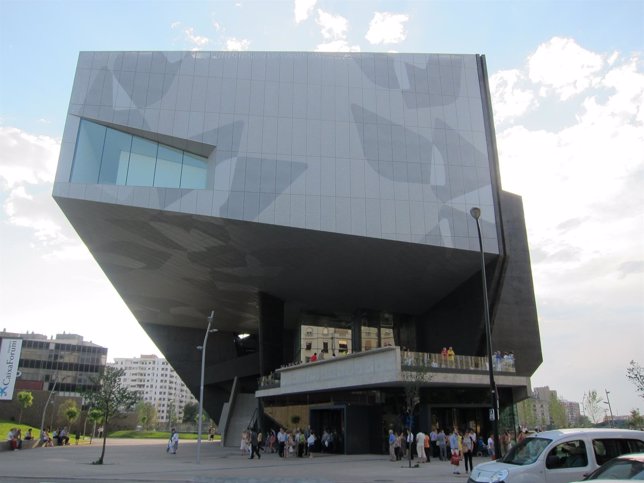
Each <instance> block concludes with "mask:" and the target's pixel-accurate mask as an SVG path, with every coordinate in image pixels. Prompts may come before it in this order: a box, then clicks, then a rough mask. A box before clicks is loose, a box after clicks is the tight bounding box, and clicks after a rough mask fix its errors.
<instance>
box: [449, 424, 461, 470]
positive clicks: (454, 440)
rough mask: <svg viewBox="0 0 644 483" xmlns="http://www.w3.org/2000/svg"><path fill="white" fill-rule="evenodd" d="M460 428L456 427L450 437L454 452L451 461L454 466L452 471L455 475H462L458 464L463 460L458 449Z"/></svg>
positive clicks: (452, 451) (450, 445) (451, 447)
mask: <svg viewBox="0 0 644 483" xmlns="http://www.w3.org/2000/svg"><path fill="white" fill-rule="evenodd" d="M458 439H459V438H458V430H457V429H456V428H454V432H453V433H452V434H451V435H450V437H449V447H450V450H451V453H452V456H451V458H450V460H449V461H450V463H451V465H452V466H453V467H454V468H453V471H452V473H453V474H455V475H460V474H461V472H460V471H458V466H459V464H460V461H461V455H460V451H459V449H458Z"/></svg>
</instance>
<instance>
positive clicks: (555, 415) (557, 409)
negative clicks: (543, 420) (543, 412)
mask: <svg viewBox="0 0 644 483" xmlns="http://www.w3.org/2000/svg"><path fill="white" fill-rule="evenodd" d="M548 409H549V410H550V420H551V421H552V424H553V425H554V427H555V428H557V429H560V428H567V427H568V418H567V417H566V408H565V407H564V405H563V404H562V402H561V401H560V400H559V399H557V397H556V396H555V395H554V393H552V394H551V395H550V401H548Z"/></svg>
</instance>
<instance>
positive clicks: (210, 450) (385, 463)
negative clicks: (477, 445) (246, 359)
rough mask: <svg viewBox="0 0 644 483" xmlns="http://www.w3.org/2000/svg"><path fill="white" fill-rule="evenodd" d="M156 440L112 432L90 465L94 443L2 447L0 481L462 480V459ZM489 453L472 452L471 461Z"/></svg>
mask: <svg viewBox="0 0 644 483" xmlns="http://www.w3.org/2000/svg"><path fill="white" fill-rule="evenodd" d="M165 447H166V444H165V442H164V441H158V440H123V439H121V440H108V443H107V449H106V453H105V464H104V465H92V464H91V462H92V461H95V460H96V459H98V457H99V456H100V453H101V445H100V442H99V441H97V440H94V444H93V445H91V446H89V445H88V446H68V447H54V448H38V449H32V450H23V451H13V452H7V451H5V452H2V453H0V482H11V483H12V482H16V483H20V482H40V483H47V482H52V483H53V482H56V483H60V482H73V483H85V482H103V483H110V482H191V483H193V482H194V483H211V482H212V483H215V482H216V483H220V482H221V483H224V482H230V483H241V482H248V483H273V482H284V483H295V482H305V483H331V482H338V483H340V482H347V483H349V482H351V483H355V482H381V483H385V482H392V483H393V482H396V483H406V482H437V483H439V482H440V483H442V482H445V483H449V482H455V483H457V482H461V483H465V482H466V481H467V475H466V474H465V472H464V468H463V465H462V463H461V466H460V471H461V474H460V475H453V474H452V466H450V464H449V463H448V462H443V461H439V460H436V459H432V461H431V463H425V464H421V465H420V467H418V468H409V467H408V462H407V461H401V462H391V461H389V457H388V456H387V455H351V456H345V455H318V454H316V455H315V456H314V457H313V458H297V457H289V458H286V459H282V458H279V457H278V456H277V454H262V458H261V459H260V460H258V459H253V460H249V459H248V456H242V455H241V454H240V452H239V450H235V449H234V448H223V447H222V446H221V445H220V444H219V443H208V442H202V444H201V464H199V465H198V464H196V454H197V443H196V441H182V442H181V444H180V446H179V451H178V453H177V454H176V455H171V454H167V453H166V451H165ZM482 461H484V459H483V458H475V459H474V464H475V465H476V464H477V463H480V462H482Z"/></svg>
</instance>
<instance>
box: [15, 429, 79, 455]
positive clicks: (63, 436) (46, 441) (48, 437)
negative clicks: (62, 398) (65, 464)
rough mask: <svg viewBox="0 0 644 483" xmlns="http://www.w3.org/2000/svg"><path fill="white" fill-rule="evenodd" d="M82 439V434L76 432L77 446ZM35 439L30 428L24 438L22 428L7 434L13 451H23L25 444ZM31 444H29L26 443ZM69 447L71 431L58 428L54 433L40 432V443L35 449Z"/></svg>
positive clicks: (49, 431) (48, 430)
mask: <svg viewBox="0 0 644 483" xmlns="http://www.w3.org/2000/svg"><path fill="white" fill-rule="evenodd" d="M79 438H80V432H79V431H76V435H75V439H76V444H78V440H79ZM33 439H34V436H33V429H32V428H29V429H28V430H27V432H26V433H25V436H24V438H23V437H22V430H21V429H20V428H11V429H10V430H9V433H8V434H7V442H8V443H9V448H10V449H11V450H17V449H22V447H23V443H24V442H30V441H32V440H33ZM25 444H29V443H25ZM54 445H56V446H68V445H69V430H68V429H67V427H63V428H56V429H55V430H54V432H53V433H51V430H50V429H49V428H46V429H43V430H42V431H40V437H39V438H38V441H37V442H36V443H35V444H34V445H33V447H34V448H40V447H42V448H47V447H51V446H54Z"/></svg>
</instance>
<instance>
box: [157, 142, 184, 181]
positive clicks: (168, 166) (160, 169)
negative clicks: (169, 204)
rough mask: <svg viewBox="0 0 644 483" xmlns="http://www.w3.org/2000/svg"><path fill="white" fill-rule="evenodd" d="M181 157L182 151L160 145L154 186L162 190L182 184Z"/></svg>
mask: <svg viewBox="0 0 644 483" xmlns="http://www.w3.org/2000/svg"><path fill="white" fill-rule="evenodd" d="M181 157H182V152H181V151H180V150H178V149H174V148H168V147H166V146H161V145H159V153H158V154H157V170H156V173H155V175H154V186H158V187H160V188H178V187H179V185H180V183H181Z"/></svg>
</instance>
